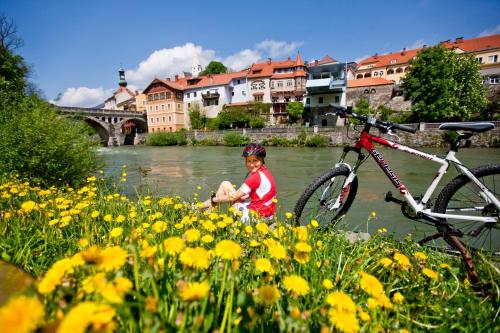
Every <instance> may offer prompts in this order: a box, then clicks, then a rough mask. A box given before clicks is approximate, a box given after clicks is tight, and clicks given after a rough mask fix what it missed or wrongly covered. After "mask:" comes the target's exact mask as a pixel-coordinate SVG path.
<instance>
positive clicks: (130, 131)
mask: <svg viewBox="0 0 500 333" xmlns="http://www.w3.org/2000/svg"><path fill="white" fill-rule="evenodd" d="M115 126H116V128H117V129H119V131H120V133H121V134H122V136H123V144H124V145H133V144H134V143H135V141H136V137H137V136H140V135H141V134H143V133H147V132H148V124H147V122H146V120H145V119H144V118H139V117H133V118H125V119H123V120H121V121H120V122H118V123H117V124H116V125H115Z"/></svg>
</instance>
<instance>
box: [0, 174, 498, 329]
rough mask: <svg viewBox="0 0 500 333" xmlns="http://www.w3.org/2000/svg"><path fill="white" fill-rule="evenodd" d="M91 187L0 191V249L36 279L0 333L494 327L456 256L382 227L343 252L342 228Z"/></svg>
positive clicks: (491, 278)
mask: <svg viewBox="0 0 500 333" xmlns="http://www.w3.org/2000/svg"><path fill="white" fill-rule="evenodd" d="M125 177H126V172H125V171H124V172H123V174H122V178H123V179H122V180H125V179H124V178H125ZM103 182H104V180H100V179H96V178H95V177H91V178H89V179H88V180H87V184H86V186H84V187H82V188H79V189H72V188H54V187H53V188H50V189H48V190H47V189H41V188H39V187H37V186H36V184H33V183H29V182H25V181H21V180H16V179H8V180H4V181H2V182H1V184H0V214H1V217H2V218H1V224H0V253H1V255H2V258H3V259H5V260H7V261H9V262H11V263H14V264H16V265H19V266H20V267H22V268H24V269H26V270H27V271H29V272H30V273H32V274H34V275H36V276H37V277H38V281H37V283H36V284H35V285H34V286H33V287H32V288H31V289H30V290H28V291H25V292H24V293H23V294H22V295H17V296H16V297H14V298H12V299H11V301H10V303H8V304H7V305H5V306H4V307H3V308H2V309H0V328H1V329H0V331H2V332H8V331H9V330H8V328H11V330H10V331H15V332H21V331H22V330H21V329H20V328H22V327H21V326H23V325H24V326H23V327H24V328H25V331H30V330H35V329H36V328H39V327H42V326H51V327H52V329H54V330H55V331H57V332H72V333H74V332H83V331H85V329H86V328H89V329H90V330H92V331H112V330H116V331H119V332H136V331H151V332H160V331H166V332H171V331H189V332H192V331H201V332H211V331H214V330H219V332H226V331H228V332H229V331H234V332H246V331H259V332H269V331H271V330H273V331H281V332H290V331H296V332H307V331H312V332H318V331H321V332H330V331H341V332H357V331H363V332H414V331H428V330H436V331H442V332H448V331H468V332H479V331H482V332H483V331H494V330H495V327H497V326H498V323H499V321H498V313H497V311H498V295H497V294H496V295H493V296H492V295H490V296H488V297H485V296H481V295H478V294H476V293H475V292H474V291H473V290H472V288H471V287H470V286H469V284H468V281H467V280H466V278H465V276H464V270H463V269H462V268H461V262H460V261H459V260H458V259H456V258H454V257H449V256H446V255H444V254H441V253H434V252H430V251H427V249H425V248H419V247H417V245H415V244H414V243H413V242H412V241H411V240H405V241H404V242H397V241H394V240H393V239H392V238H391V237H390V236H387V234H386V233H385V231H384V230H380V233H378V234H377V235H374V236H373V237H372V239H370V240H369V241H366V242H361V241H360V242H356V243H353V244H352V243H349V242H348V241H347V240H346V238H345V237H344V236H343V234H342V233H341V232H334V231H327V232H318V231H317V230H316V229H315V221H312V222H311V224H310V225H309V226H307V227H298V228H294V227H289V226H288V225H287V224H285V223H283V224H278V227H277V228H276V229H274V230H270V229H269V227H268V226H267V225H266V224H264V223H262V222H259V221H254V222H252V223H250V224H246V225H243V224H241V222H239V220H238V215H237V214H235V213H234V212H231V211H228V212H221V211H212V212H206V211H205V212H203V211H200V210H199V209H198V208H197V206H196V204H193V203H187V202H184V201H182V200H181V198H179V197H158V198H155V197H140V198H139V199H138V200H130V199H128V198H126V197H125V196H123V195H122V194H121V193H120V191H119V190H109V189H107V188H106V187H104V186H103V185H101V183H103ZM202 190H203V189H202ZM287 215H288V218H292V216H291V215H290V214H287ZM283 222H287V221H283ZM368 223H369V221H368ZM478 260H479V261H478V263H477V265H478V270H479V272H480V274H481V277H482V278H483V280H484V281H485V282H491V283H492V285H493V287H494V288H496V287H497V285H498V283H499V276H498V273H497V272H496V271H495V268H494V267H493V266H491V264H490V263H488V262H487V261H481V260H480V258H478ZM27 307H29V308H30V309H31V311H22V310H23V309H26V308H27ZM16 325H17V326H16Z"/></svg>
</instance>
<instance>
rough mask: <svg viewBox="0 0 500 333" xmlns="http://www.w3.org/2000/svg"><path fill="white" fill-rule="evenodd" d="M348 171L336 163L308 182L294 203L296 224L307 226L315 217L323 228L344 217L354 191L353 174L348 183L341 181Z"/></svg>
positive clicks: (355, 179) (356, 180) (354, 194)
mask: <svg viewBox="0 0 500 333" xmlns="http://www.w3.org/2000/svg"><path fill="white" fill-rule="evenodd" d="M349 173H350V171H349V169H348V168H347V167H345V166H340V167H338V168H335V169H330V170H328V171H326V172H325V173H324V174H322V175H321V176H319V177H318V178H317V179H316V180H315V181H314V182H312V184H311V185H309V186H308V187H307V188H306V190H305V191H304V193H302V195H301V196H300V198H299V200H298V201H297V204H296V205H295V209H294V212H295V216H296V221H297V224H299V225H307V224H309V223H310V222H311V220H316V221H318V223H319V225H320V226H321V227H322V228H325V227H326V226H328V225H330V224H332V223H333V224H335V223H336V222H337V221H338V220H339V219H340V218H341V217H342V216H344V214H345V213H346V212H347V211H348V210H349V207H351V204H352V202H353V200H354V197H355V196H356V192H357V190H358V178H357V177H355V178H354V179H353V181H352V182H351V183H350V184H347V185H346V184H345V182H346V180H347V177H348V176H349ZM339 198H341V200H340V204H338V203H339V202H338V200H337V199H339ZM336 203H337V204H336Z"/></svg>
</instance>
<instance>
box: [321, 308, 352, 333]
mask: <svg viewBox="0 0 500 333" xmlns="http://www.w3.org/2000/svg"><path fill="white" fill-rule="evenodd" d="M328 317H329V319H330V322H331V323H332V325H333V326H335V327H336V328H337V329H338V330H339V331H340V332H344V333H356V332H359V323H358V320H357V319H356V312H354V313H352V312H346V311H338V310H336V309H330V310H329V311H328Z"/></svg>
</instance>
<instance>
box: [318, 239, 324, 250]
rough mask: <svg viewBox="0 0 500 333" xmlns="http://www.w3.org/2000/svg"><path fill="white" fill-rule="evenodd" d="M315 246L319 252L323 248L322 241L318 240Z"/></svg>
mask: <svg viewBox="0 0 500 333" xmlns="http://www.w3.org/2000/svg"><path fill="white" fill-rule="evenodd" d="M316 246H317V247H318V249H320V250H321V249H322V248H323V241H322V240H318V241H317V242H316Z"/></svg>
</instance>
